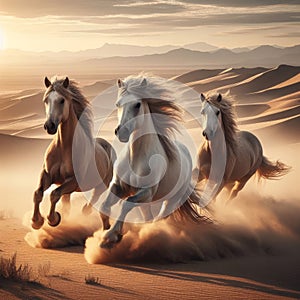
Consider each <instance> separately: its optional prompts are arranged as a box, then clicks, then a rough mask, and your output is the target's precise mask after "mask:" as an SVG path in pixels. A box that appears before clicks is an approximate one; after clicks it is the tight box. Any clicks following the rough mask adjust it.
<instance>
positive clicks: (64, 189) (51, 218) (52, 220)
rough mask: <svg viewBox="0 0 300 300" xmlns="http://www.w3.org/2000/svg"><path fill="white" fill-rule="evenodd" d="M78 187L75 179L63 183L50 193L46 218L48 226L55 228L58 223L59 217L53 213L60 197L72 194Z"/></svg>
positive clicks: (56, 213)
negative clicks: (49, 203) (48, 210)
mask: <svg viewBox="0 0 300 300" xmlns="http://www.w3.org/2000/svg"><path fill="white" fill-rule="evenodd" d="M77 187H78V184H77V181H76V178H75V177H72V178H71V179H69V180H67V181H65V182H64V183H63V184H62V185H61V186H59V187H58V188H56V189H55V190H54V191H52V193H51V195H50V202H51V206H50V212H49V215H48V216H47V219H48V224H49V225H50V226H53V227H55V226H57V225H58V224H59V223H60V220H61V216H60V214H59V213H58V212H56V211H55V207H56V203H57V202H58V200H59V199H60V197H61V196H62V195H65V194H71V193H73V192H74V191H75V190H76V189H77Z"/></svg>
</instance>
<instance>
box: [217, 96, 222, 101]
mask: <svg viewBox="0 0 300 300" xmlns="http://www.w3.org/2000/svg"><path fill="white" fill-rule="evenodd" d="M217 101H218V102H221V101H222V95H221V94H219V95H218V97H217Z"/></svg>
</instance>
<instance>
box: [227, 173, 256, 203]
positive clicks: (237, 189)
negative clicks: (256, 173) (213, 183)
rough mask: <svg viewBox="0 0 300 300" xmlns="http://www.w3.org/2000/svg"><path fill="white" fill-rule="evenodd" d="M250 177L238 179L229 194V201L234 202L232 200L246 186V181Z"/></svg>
mask: <svg viewBox="0 0 300 300" xmlns="http://www.w3.org/2000/svg"><path fill="white" fill-rule="evenodd" d="M251 176H252V175H251ZM251 176H250V177H251ZM250 177H248V176H247V177H246V178H243V179H241V180H240V181H237V182H236V183H235V185H234V186H233V188H232V190H231V192H230V195H229V198H228V200H227V203H230V202H232V200H233V199H234V198H236V197H237V195H238V193H239V192H240V191H241V190H242V189H243V188H244V186H245V185H246V183H247V181H248V180H249V179H250Z"/></svg>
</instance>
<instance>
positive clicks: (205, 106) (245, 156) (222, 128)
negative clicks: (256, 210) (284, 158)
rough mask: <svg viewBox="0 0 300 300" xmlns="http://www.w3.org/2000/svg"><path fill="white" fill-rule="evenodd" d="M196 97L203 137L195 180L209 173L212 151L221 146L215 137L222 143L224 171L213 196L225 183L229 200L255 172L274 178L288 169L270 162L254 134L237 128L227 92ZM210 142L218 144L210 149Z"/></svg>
mask: <svg viewBox="0 0 300 300" xmlns="http://www.w3.org/2000/svg"><path fill="white" fill-rule="evenodd" d="M200 98H201V104H202V109H201V115H202V117H203V120H204V122H203V132H202V134H203V136H204V137H205V139H206V140H205V141H204V143H203V144H202V146H201V148H200V150H199V154H198V162H197V168H196V169H195V170H194V171H193V173H194V176H197V177H196V178H197V179H198V182H201V181H202V180H205V179H208V178H209V176H210V171H211V165H212V159H211V157H212V152H213V151H216V152H217V153H218V151H219V153H220V149H221V148H222V147H221V146H220V143H219V142H218V141H216V140H217V139H219V140H220V139H221V135H222V136H223V139H224V138H225V139H224V140H225V144H226V147H225V148H226V150H225V153H226V156H224V158H225V160H226V163H224V175H223V177H221V180H220V183H219V185H218V187H217V190H216V191H215V193H214V196H213V198H216V197H217V195H218V194H219V193H220V191H221V190H222V189H223V188H224V187H226V188H227V189H228V190H229V192H230V196H229V200H232V199H233V198H235V197H236V196H237V194H238V192H239V191H240V190H241V189H242V188H243V187H244V186H245V184H246V183H247V181H248V180H249V179H250V178H251V177H252V175H254V174H255V173H256V172H257V174H258V175H259V177H263V178H266V179H275V178H278V177H280V176H283V175H285V174H286V173H287V172H288V171H289V167H287V166H286V165H285V164H283V163H282V162H280V161H277V162H271V161H269V160H268V159H267V158H266V157H265V156H263V149H262V145H261V143H260V141H259V140H258V138H257V137H256V136H255V135H253V134H252V133H250V132H248V131H240V130H238V127H237V124H236V116H235V112H234V103H233V101H232V99H231V97H230V96H229V95H227V94H226V95H221V94H213V95H210V96H209V97H205V96H204V95H203V94H201V97H200ZM213 145H218V146H215V148H216V147H218V149H213V148H212V147H214V146H213ZM220 172H221V170H220ZM221 176H222V175H221Z"/></svg>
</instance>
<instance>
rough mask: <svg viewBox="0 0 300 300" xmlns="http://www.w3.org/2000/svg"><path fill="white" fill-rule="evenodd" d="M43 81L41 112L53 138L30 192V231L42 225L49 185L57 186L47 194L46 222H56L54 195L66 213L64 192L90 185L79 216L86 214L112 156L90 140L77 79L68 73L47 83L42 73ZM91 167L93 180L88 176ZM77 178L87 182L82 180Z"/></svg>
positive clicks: (88, 114) (108, 173) (106, 178)
mask: <svg viewBox="0 0 300 300" xmlns="http://www.w3.org/2000/svg"><path fill="white" fill-rule="evenodd" d="M44 83H45V86H46V91H45V94H44V97H43V102H44V105H45V109H46V116H47V119H46V122H45V124H44V129H45V130H46V131H47V133H48V134H50V135H54V138H53V140H52V142H51V143H50V145H49V146H48V148H47V150H46V153H45V156H44V164H43V169H42V172H41V175H40V180H39V186H38V188H37V190H36V191H35V192H34V197H33V202H34V212H33V216H32V219H31V221H32V222H31V225H32V227H33V228H34V229H39V228H41V227H42V226H43V224H44V218H43V217H42V215H41V213H40V208H39V206H40V203H41V201H42V199H43V195H44V191H45V190H47V189H48V188H49V187H50V186H51V185H52V184H56V185H58V187H57V188H56V189H54V190H53V191H52V192H51V194H50V201H51V207H50V211H49V215H48V216H47V218H48V223H49V225H50V226H57V225H58V224H59V223H60V221H61V215H60V213H59V212H56V211H55V207H56V204H57V202H58V201H59V199H60V198H61V199H62V204H63V209H64V212H66V213H68V212H69V210H70V194H71V193H73V192H75V191H76V192H81V191H82V192H83V191H88V190H91V189H93V192H92V198H91V201H90V203H88V204H85V206H84V207H83V209H82V211H83V212H84V213H85V214H88V213H90V212H91V211H92V205H93V203H95V202H96V201H97V200H98V198H99V197H100V195H101V194H102V193H103V192H104V191H105V190H106V189H107V187H108V186H109V183H110V181H111V179H112V177H113V164H114V162H115V160H116V153H115V151H114V149H113V147H112V146H111V145H110V143H108V142H107V141H106V140H104V139H102V138H96V139H94V137H93V115H92V110H91V106H90V103H89V102H88V100H87V99H86V98H85V97H84V96H83V94H82V92H81V90H80V89H79V87H78V84H77V82H76V81H73V80H69V78H68V77H66V78H57V77H55V78H53V80H52V81H50V80H49V79H48V78H47V77H45V79H44ZM75 163H76V168H75V165H74V164H75ZM95 169H96V172H97V175H98V178H97V176H94V174H95ZM75 171H76V172H75ZM91 174H92V176H91ZM99 176H100V179H99ZM82 178H86V179H87V180H85V182H84V183H83V180H82ZM79 179H80V180H81V182H79Z"/></svg>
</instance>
